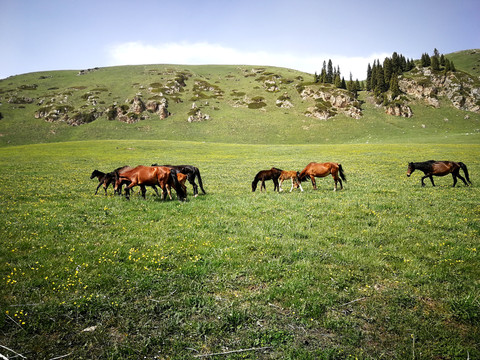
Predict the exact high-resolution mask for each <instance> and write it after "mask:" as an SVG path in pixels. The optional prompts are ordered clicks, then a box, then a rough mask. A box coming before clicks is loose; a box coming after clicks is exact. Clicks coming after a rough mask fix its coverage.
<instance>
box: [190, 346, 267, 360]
mask: <svg viewBox="0 0 480 360" xmlns="http://www.w3.org/2000/svg"><path fill="white" fill-rule="evenodd" d="M271 348H272V347H271V346H264V347H259V348H250V349H239V350H230V351H224V352H219V353H211V354H203V355H193V357H195V358H203V357H209V356H219V355H228V354H235V353H241V352H246V351H259V350H266V349H271Z"/></svg>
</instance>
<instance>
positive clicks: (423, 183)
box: [422, 175, 435, 187]
mask: <svg viewBox="0 0 480 360" xmlns="http://www.w3.org/2000/svg"><path fill="white" fill-rule="evenodd" d="M428 177H429V176H428V175H425V176H422V187H425V182H424V180H425V179H426V178H428ZM430 179H431V178H430ZM433 186H435V185H433Z"/></svg>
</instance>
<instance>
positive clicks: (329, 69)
mask: <svg viewBox="0 0 480 360" xmlns="http://www.w3.org/2000/svg"><path fill="white" fill-rule="evenodd" d="M333 80H334V79H333V64H332V60H331V59H329V60H328V67H327V78H326V80H325V82H326V83H328V84H332V83H333Z"/></svg>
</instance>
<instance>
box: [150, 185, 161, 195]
mask: <svg viewBox="0 0 480 360" xmlns="http://www.w3.org/2000/svg"><path fill="white" fill-rule="evenodd" d="M152 188H153V190H155V193H156V194H157V196H160V194H159V193H158V190H157V187H156V186H155V185H152Z"/></svg>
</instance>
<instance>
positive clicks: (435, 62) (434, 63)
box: [430, 56, 440, 71]
mask: <svg viewBox="0 0 480 360" xmlns="http://www.w3.org/2000/svg"><path fill="white" fill-rule="evenodd" d="M430 66H431V68H432V70H434V71H438V70H440V61H439V60H438V57H437V56H432V57H431V58H430Z"/></svg>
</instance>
